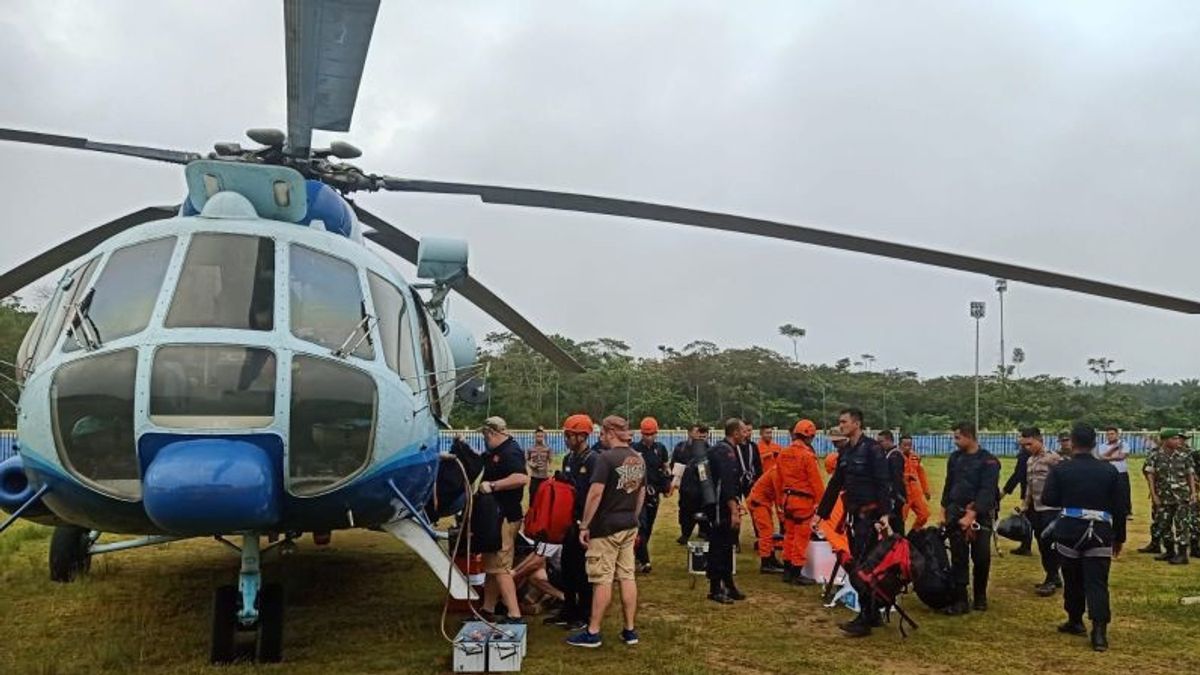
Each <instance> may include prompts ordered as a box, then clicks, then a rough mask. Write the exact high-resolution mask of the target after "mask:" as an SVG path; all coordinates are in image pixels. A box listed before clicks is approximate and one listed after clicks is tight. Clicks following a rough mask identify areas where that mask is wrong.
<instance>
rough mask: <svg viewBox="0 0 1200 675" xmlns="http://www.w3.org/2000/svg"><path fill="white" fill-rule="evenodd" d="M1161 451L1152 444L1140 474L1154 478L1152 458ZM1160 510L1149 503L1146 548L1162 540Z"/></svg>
mask: <svg viewBox="0 0 1200 675" xmlns="http://www.w3.org/2000/svg"><path fill="white" fill-rule="evenodd" d="M1161 453H1162V450H1161V449H1159V447H1158V446H1157V445H1155V446H1152V447H1151V448H1150V451H1149V452H1147V453H1146V461H1145V463H1143V464H1142V474H1143V475H1145V476H1146V478H1148V479H1150V480H1154V460H1155V458H1156V457H1158V456H1159V454H1161ZM1161 510H1162V509H1160V508H1159V507H1158V506H1155V505H1154V504H1151V505H1150V546H1149V547H1148V548H1153V547H1154V546H1155V545H1157V544H1160V543H1161V542H1162V528H1161V527H1160V525H1161V521H1160V518H1161V516H1160V515H1159V513H1158V512H1159V511H1161Z"/></svg>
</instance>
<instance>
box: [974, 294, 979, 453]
mask: <svg viewBox="0 0 1200 675" xmlns="http://www.w3.org/2000/svg"><path fill="white" fill-rule="evenodd" d="M975 430H976V431H979V317H976V318H975Z"/></svg>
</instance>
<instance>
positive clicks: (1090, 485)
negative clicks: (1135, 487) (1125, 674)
mask: <svg viewBox="0 0 1200 675" xmlns="http://www.w3.org/2000/svg"><path fill="white" fill-rule="evenodd" d="M1071 446H1072V448H1074V451H1075V456H1074V457H1072V458H1071V460H1070V461H1068V462H1062V463H1060V464H1059V465H1058V466H1055V467H1054V468H1053V469H1051V470H1050V475H1049V477H1047V479H1046V487H1045V489H1044V490H1043V491H1042V503H1043V504H1046V505H1048V506H1054V507H1058V508H1061V509H1062V516H1061V517H1060V518H1059V519H1058V520H1057V521H1055V523H1054V529H1053V531H1052V532H1051V534H1050V537H1051V538H1052V539H1053V540H1054V548H1055V550H1056V551H1058V554H1059V556H1060V557H1061V559H1062V575H1063V609H1065V610H1066V611H1067V622H1066V623H1064V624H1062V625H1061V626H1059V627H1058V631H1059V632H1060V633H1068V634H1070V635H1086V634H1087V628H1086V627H1085V626H1084V625H1083V610H1084V609H1085V607H1086V609H1087V612H1088V617H1089V618H1090V619H1091V620H1092V635H1091V638H1092V649H1094V650H1096V651H1098V652H1102V651H1105V650H1107V649H1108V630H1107V629H1108V622H1109V621H1111V620H1112V611H1111V610H1110V609H1109V605H1108V570H1109V566H1110V565H1111V564H1112V556H1113V555H1114V554H1117V553H1119V552H1120V551H1121V546H1122V545H1123V544H1124V543H1125V519H1126V516H1127V515H1128V514H1127V513H1126V512H1125V493H1124V491H1123V489H1122V487H1121V480H1120V474H1119V473H1118V472H1117V470H1116V468H1114V467H1113V466H1112V465H1111V464H1109V463H1107V462H1102V461H1100V460H1099V459H1096V457H1095V455H1093V454H1092V450H1093V448H1095V447H1096V430H1095V429H1093V428H1092V427H1089V426H1087V425H1086V424H1076V425H1075V428H1074V429H1072V431H1071Z"/></svg>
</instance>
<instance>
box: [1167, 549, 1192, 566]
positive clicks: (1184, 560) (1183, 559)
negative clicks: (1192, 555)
mask: <svg viewBox="0 0 1200 675" xmlns="http://www.w3.org/2000/svg"><path fill="white" fill-rule="evenodd" d="M1167 562H1168V563H1170V564H1172V565H1186V564H1188V557H1187V549H1185V548H1180V549H1179V553H1177V554H1175V556H1174V557H1172V558H1171V559H1170V560H1168V561H1167Z"/></svg>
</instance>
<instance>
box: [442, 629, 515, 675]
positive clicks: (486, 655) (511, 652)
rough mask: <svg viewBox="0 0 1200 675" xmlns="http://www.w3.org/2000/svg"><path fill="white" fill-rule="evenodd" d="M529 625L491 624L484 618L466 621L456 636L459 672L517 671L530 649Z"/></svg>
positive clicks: (455, 665)
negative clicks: (527, 634)
mask: <svg viewBox="0 0 1200 675" xmlns="http://www.w3.org/2000/svg"><path fill="white" fill-rule="evenodd" d="M525 631H526V627H525V626H509V625H503V624H501V625H498V626H497V627H496V628H492V627H490V626H488V625H487V624H486V623H483V622H482V621H470V622H467V623H466V624H463V627H462V629H461V630H459V631H458V635H457V636H456V637H455V638H454V658H453V667H454V672H456V673H516V672H520V670H521V662H522V660H523V659H524V658H525V654H526V653H527V652H528V649H529V643H528V640H527V639H526V632H525Z"/></svg>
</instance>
